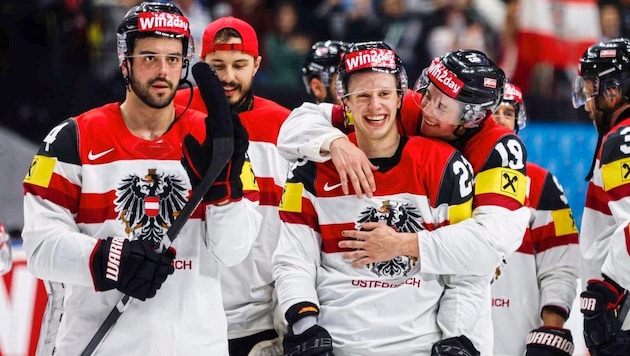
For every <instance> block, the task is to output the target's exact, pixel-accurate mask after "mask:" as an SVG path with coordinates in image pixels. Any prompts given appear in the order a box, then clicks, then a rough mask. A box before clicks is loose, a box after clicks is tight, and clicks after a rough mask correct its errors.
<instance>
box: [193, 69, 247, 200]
mask: <svg viewBox="0 0 630 356" xmlns="http://www.w3.org/2000/svg"><path fill="white" fill-rule="evenodd" d="M200 65H205V66H209V65H208V64H207V63H203V62H199V63H197V64H195V66H194V67H196V66H200ZM194 67H193V71H192V72H193V76H195V77H196V75H195V73H196V72H197V71H195V68H194ZM210 69H211V71H212V73H213V75H212V76H211V77H212V80H210V81H206V80H197V83H198V86H199V91H200V93H201V96H202V97H203V101H204V103H205V104H206V108H207V109H208V116H207V117H206V120H205V122H206V138H205V140H204V141H203V142H202V143H200V142H199V141H197V139H195V138H194V137H193V136H192V135H190V134H188V135H186V137H184V142H183V144H182V152H183V156H182V165H183V166H184V168H185V169H186V172H187V173H188V177H189V178H190V183H191V185H192V187H193V189H194V188H195V187H196V186H197V185H198V184H199V182H200V181H201V179H202V177H203V176H204V174H205V173H206V171H207V170H208V167H209V166H210V162H211V161H212V157H213V152H212V139H213V138H215V137H222V135H218V133H224V132H225V129H226V128H223V127H217V126H216V125H217V120H213V118H216V117H226V116H227V115H229V116H230V117H231V118H232V128H230V129H231V130H233V132H234V153H233V154H232V158H231V160H230V161H229V162H228V164H227V165H226V166H225V168H224V169H223V171H221V173H220V174H219V176H218V177H217V179H216V181H215V182H214V184H213V185H212V187H210V189H209V190H208V192H207V193H206V194H205V196H204V198H203V201H204V202H206V203H219V202H222V201H225V200H231V201H236V200H239V199H241V198H242V197H243V183H242V182H241V178H240V175H241V170H242V168H243V163H244V162H245V153H246V152H247V148H248V146H249V136H248V134H247V131H246V130H245V128H244V127H243V125H242V124H241V120H240V119H239V117H238V114H236V113H234V112H232V111H231V110H230V107H229V105H228V102H227V99H226V98H225V93H224V92H223V87H222V85H221V82H220V81H219V78H218V77H217V75H216V72H215V71H214V69H212V67H210ZM202 73H204V74H205V73H206V71H203V72H202ZM206 82H209V83H210V86H206Z"/></svg>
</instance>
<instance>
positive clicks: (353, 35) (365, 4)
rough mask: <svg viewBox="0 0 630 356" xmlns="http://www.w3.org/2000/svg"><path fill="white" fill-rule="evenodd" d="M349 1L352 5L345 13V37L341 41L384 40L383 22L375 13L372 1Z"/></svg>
mask: <svg viewBox="0 0 630 356" xmlns="http://www.w3.org/2000/svg"><path fill="white" fill-rule="evenodd" d="M348 1H352V3H351V5H348V7H347V8H346V10H345V12H344V36H343V38H340V39H342V40H344V41H346V42H359V41H377V40H382V36H383V35H382V33H381V28H382V26H383V20H382V18H381V17H380V14H377V13H376V11H374V6H373V4H372V0H348ZM335 38H337V37H335Z"/></svg>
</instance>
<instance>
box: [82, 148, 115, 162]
mask: <svg viewBox="0 0 630 356" xmlns="http://www.w3.org/2000/svg"><path fill="white" fill-rule="evenodd" d="M113 150H114V149H113V148H110V149H109V150H107V151H103V152H101V153H96V154H94V153H92V150H90V152H88V159H89V160H90V161H94V160H95V159H99V158H101V157H103V156H105V155H106V154H108V153H110V152H111V151H113Z"/></svg>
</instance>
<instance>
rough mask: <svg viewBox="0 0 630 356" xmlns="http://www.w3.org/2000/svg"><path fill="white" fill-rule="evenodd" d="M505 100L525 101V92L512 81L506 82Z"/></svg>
mask: <svg viewBox="0 0 630 356" xmlns="http://www.w3.org/2000/svg"><path fill="white" fill-rule="evenodd" d="M503 100H507V101H516V102H517V103H522V102H523V93H522V92H521V89H519V88H518V87H517V86H516V85H514V84H512V83H505V87H504V92H503Z"/></svg>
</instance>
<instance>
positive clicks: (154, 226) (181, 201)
mask: <svg viewBox="0 0 630 356" xmlns="http://www.w3.org/2000/svg"><path fill="white" fill-rule="evenodd" d="M186 195H187V189H186V187H185V186H184V184H183V181H182V180H181V179H180V178H178V177H176V176H173V175H166V176H165V175H164V174H158V173H157V172H156V169H149V172H148V174H147V175H145V176H144V177H138V176H137V175H129V176H128V177H127V178H124V179H123V180H122V183H121V184H120V185H119V187H118V189H117V190H116V201H115V202H114V204H115V208H114V210H115V211H117V212H118V213H119V214H118V219H120V220H121V221H122V222H123V223H124V224H125V233H126V234H127V236H130V237H132V238H138V239H151V240H152V241H153V242H154V243H155V244H158V243H159V242H160V240H161V239H162V236H164V234H165V233H166V230H167V229H168V228H169V227H170V226H171V224H172V223H173V221H174V220H175V217H176V216H177V214H178V212H179V211H180V210H181V209H182V207H183V206H184V205H185V204H186Z"/></svg>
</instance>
